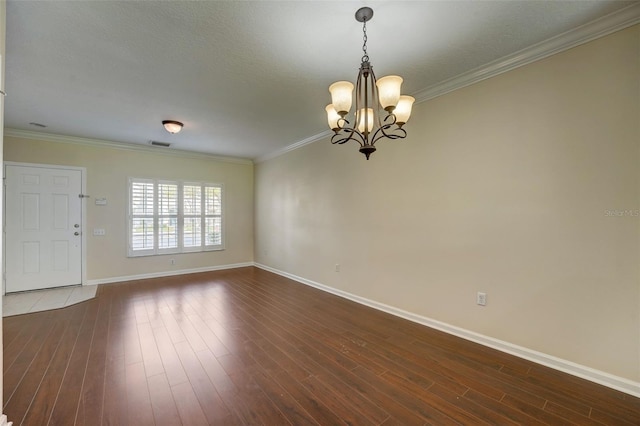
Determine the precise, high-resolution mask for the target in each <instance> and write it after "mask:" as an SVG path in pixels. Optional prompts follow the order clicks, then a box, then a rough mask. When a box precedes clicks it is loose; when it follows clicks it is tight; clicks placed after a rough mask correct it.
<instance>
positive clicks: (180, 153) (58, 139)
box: [4, 128, 253, 165]
mask: <svg viewBox="0 0 640 426" xmlns="http://www.w3.org/2000/svg"><path fill="white" fill-rule="evenodd" d="M4 136H5V137H7V136H9V137H14V138H21V139H32V140H39V141H45V142H55V143H67V144H73V145H85V146H93V147H99V148H111V149H119V150H123V151H134V152H145V153H153V154H158V155H168V156H172V157H181V158H191V159H202V158H208V159H210V160H213V161H220V162H224V163H235V164H246V165H249V164H253V161H251V160H247V159H245V158H236V157H223V156H218V155H213V154H207V153H204V152H202V153H201V152H194V151H184V150H180V149H165V148H153V147H151V146H146V145H139V144H133V143H123V142H114V141H107V140H102V139H89V138H80V137H76V136H65V135H56V134H53V133H41V132H34V131H30V130H20V129H9V128H8V129H4Z"/></svg>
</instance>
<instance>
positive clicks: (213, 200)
mask: <svg viewBox="0 0 640 426" xmlns="http://www.w3.org/2000/svg"><path fill="white" fill-rule="evenodd" d="M222 234H223V232H222V185H220V184H208V183H193V182H174V181H165V180H154V179H138V178H130V179H129V249H128V255H129V257H133V256H150V255H156V254H167V253H186V252H194V251H205V250H222V249H223V248H224V247H223V235H222Z"/></svg>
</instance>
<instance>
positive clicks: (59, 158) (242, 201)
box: [4, 137, 253, 281]
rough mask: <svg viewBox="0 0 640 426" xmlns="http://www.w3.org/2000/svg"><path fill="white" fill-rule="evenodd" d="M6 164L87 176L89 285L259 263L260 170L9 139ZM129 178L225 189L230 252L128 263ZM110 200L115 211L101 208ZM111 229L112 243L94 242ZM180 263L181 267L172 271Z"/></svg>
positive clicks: (209, 161)
mask: <svg viewBox="0 0 640 426" xmlns="http://www.w3.org/2000/svg"><path fill="white" fill-rule="evenodd" d="M4 155H5V161H15V162H28V163H41V164H54V165H66V166H75V167H85V168H86V169H87V190H86V191H87V194H89V195H90V196H91V198H90V199H88V200H87V204H86V206H87V224H86V226H85V231H86V232H87V237H86V238H87V278H88V280H89V281H91V280H106V279H109V278H114V277H127V276H132V275H144V274H153V273H161V272H171V271H177V270H189V269H197V268H207V267H213V266H221V265H231V264H236V263H243V262H252V261H253V164H251V163H250V162H245V163H244V164H239V163H231V162H221V161H215V160H212V159H210V158H207V157H202V158H200V159H198V158H186V157H179V156H172V155H165V154H161V153H158V154H156V153H153V152H138V151H127V150H121V149H114V148H107V147H105V148H103V147H96V146H86V145H77V144H69V143H56V142H48V141H39V140H31V139H24V138H17V137H6V138H5V144H4ZM128 177H143V178H163V179H177V180H192V181H201V182H211V183H223V184H224V190H225V193H224V202H225V205H224V214H225V217H224V219H225V236H226V241H225V247H226V248H225V250H224V251H215V252H203V253H188V254H172V255H163V256H148V257H136V258H127V256H126V255H127V243H126V235H127V230H126V226H127V188H128V187H127V185H128V180H127V179H128ZM96 198H106V199H107V202H108V205H107V206H96V205H95V199H96ZM94 228H104V229H105V230H106V235H105V236H104V237H96V236H93V232H92V230H93V229H94ZM170 259H175V261H176V263H175V265H171V264H170Z"/></svg>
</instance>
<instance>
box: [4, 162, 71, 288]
mask: <svg viewBox="0 0 640 426" xmlns="http://www.w3.org/2000/svg"><path fill="white" fill-rule="evenodd" d="M5 170H6V173H5V176H6V192H5V194H6V198H5V206H6V214H5V232H6V234H5V238H6V240H5V241H6V291H7V293H11V292H17V291H25V290H35V289H41V288H51V287H61V286H68V285H74V284H81V283H82V237H81V232H80V231H81V229H82V222H81V220H82V200H81V198H80V197H79V195H80V194H81V191H82V172H81V171H80V170H71V169H58V168H46V167H37V166H33V167H31V166H15V165H7V166H6V168H5ZM76 234H77V235H76Z"/></svg>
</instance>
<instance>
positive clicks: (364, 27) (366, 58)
mask: <svg viewBox="0 0 640 426" xmlns="http://www.w3.org/2000/svg"><path fill="white" fill-rule="evenodd" d="M362 34H363V37H362V40H363V42H364V43H363V44H362V52H363V53H364V55H362V62H369V54H368V53H367V20H366V19H365V20H364V22H362Z"/></svg>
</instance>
